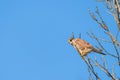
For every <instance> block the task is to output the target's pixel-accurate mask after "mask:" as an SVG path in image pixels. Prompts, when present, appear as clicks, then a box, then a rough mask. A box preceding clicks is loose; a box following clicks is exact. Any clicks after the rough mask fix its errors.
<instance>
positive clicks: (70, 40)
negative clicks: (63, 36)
mask: <svg viewBox="0 0 120 80" xmlns="http://www.w3.org/2000/svg"><path fill="white" fill-rule="evenodd" d="M73 39H74V34H73V33H72V37H71V38H69V39H68V43H70V44H71V45H73Z"/></svg>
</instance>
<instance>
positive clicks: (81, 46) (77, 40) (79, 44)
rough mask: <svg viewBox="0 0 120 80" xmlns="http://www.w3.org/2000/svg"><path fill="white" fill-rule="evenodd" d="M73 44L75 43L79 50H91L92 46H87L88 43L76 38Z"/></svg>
mask: <svg viewBox="0 0 120 80" xmlns="http://www.w3.org/2000/svg"><path fill="white" fill-rule="evenodd" d="M75 43H76V45H78V46H79V48H81V49H82V48H91V49H92V48H93V46H92V45H91V44H89V43H88V42H86V41H84V40H82V39H79V38H76V40H75Z"/></svg>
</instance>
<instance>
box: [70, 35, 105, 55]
mask: <svg viewBox="0 0 120 80" xmlns="http://www.w3.org/2000/svg"><path fill="white" fill-rule="evenodd" d="M68 42H69V43H70V44H71V45H72V46H74V48H75V49H76V50H77V51H78V53H79V54H80V55H81V56H82V57H83V56H86V55H87V54H88V53H90V52H96V53H99V54H103V55H105V54H104V53H102V50H100V49H95V48H94V47H93V46H92V45H91V44H89V43H88V42H86V41H85V40H82V39H80V38H74V35H73V36H72V38H70V39H68Z"/></svg>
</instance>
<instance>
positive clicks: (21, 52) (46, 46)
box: [0, 0, 102, 80]
mask: <svg viewBox="0 0 120 80" xmlns="http://www.w3.org/2000/svg"><path fill="white" fill-rule="evenodd" d="M100 4H102V3H100ZM95 5H98V3H95V2H94V0H88V1H86V0H1V1H0V80H87V79H88V76H86V75H85V72H87V67H86V65H85V64H84V63H83V61H82V59H81V58H80V56H79V54H78V53H77V52H76V51H75V49H74V48H73V47H72V46H71V45H69V44H68V42H67V40H68V38H69V37H71V33H72V32H75V34H76V36H77V35H78V34H79V33H81V34H82V38H84V39H86V40H88V41H89V39H88V38H87V36H86V34H85V33H86V32H87V31H89V29H92V26H93V25H94V22H93V21H92V19H91V18H90V16H89V14H88V11H87V9H88V8H91V9H93V10H94V9H95ZM92 22H93V23H92ZM94 26H95V25H94ZM93 29H94V28H93ZM95 29H97V27H96V28H95Z"/></svg>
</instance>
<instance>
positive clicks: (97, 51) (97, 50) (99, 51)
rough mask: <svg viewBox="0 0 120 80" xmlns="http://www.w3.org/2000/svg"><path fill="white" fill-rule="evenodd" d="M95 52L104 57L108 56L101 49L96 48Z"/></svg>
mask: <svg viewBox="0 0 120 80" xmlns="http://www.w3.org/2000/svg"><path fill="white" fill-rule="evenodd" d="M93 51H94V52H96V53H99V54H102V55H106V54H105V53H103V52H102V50H101V49H95V48H94V49H93Z"/></svg>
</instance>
